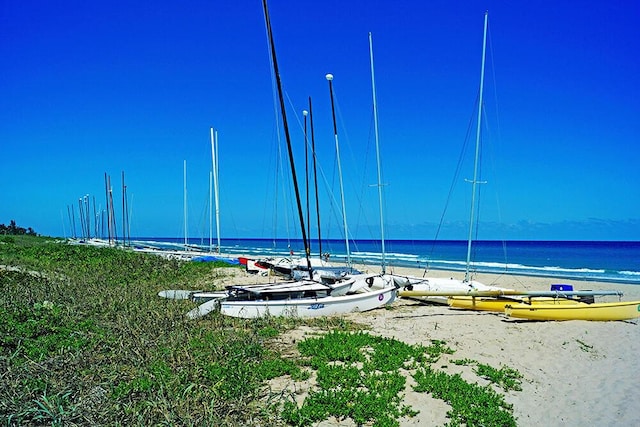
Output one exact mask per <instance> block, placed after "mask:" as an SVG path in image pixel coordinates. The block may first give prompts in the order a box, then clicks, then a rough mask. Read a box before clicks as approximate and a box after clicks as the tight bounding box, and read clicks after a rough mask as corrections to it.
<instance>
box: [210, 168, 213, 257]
mask: <svg viewBox="0 0 640 427" xmlns="http://www.w3.org/2000/svg"><path fill="white" fill-rule="evenodd" d="M209 252H213V171H209Z"/></svg>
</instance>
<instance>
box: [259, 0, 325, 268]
mask: <svg viewBox="0 0 640 427" xmlns="http://www.w3.org/2000/svg"><path fill="white" fill-rule="evenodd" d="M262 6H263V8H264V19H265V23H266V26H267V34H268V36H269V46H270V48H271V60H272V63H273V74H274V75H275V78H276V83H277V87H278V99H279V101H280V112H281V114H282V126H283V127H284V134H285V137H286V140H287V150H288V152H289V164H290V165H291V176H292V180H293V187H294V190H295V193H296V202H297V205H298V218H299V220H300V229H301V231H302V241H303V242H304V254H305V257H306V259H307V267H308V270H309V278H313V271H312V269H311V259H310V258H309V246H308V245H307V244H308V240H307V230H306V229H305V226H304V214H303V212H302V203H301V202H300V191H299V189H298V178H297V176H296V165H295V162H294V159H293V149H292V147H291V137H290V136H289V124H288V123H287V112H286V108H285V103H284V95H283V93H282V81H281V80H280V70H279V69H278V61H277V59H276V46H275V43H274V42H273V32H272V31H271V19H270V18H269V8H268V7H267V0H262Z"/></svg>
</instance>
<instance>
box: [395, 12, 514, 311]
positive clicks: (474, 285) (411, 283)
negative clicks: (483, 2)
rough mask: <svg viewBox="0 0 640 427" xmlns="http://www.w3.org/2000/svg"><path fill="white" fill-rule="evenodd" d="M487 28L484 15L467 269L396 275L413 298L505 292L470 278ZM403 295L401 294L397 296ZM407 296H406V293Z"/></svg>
mask: <svg viewBox="0 0 640 427" xmlns="http://www.w3.org/2000/svg"><path fill="white" fill-rule="evenodd" d="M487 25H488V13H485V18H484V35H483V43H482V67H481V74H480V91H479V94H480V95H479V99H478V116H477V127H476V141H475V159H474V168H473V179H472V180H470V181H469V182H470V183H471V184H472V192H471V209H470V219H469V235H468V238H467V257H466V267H465V275H464V279H462V280H461V279H454V278H449V279H446V278H445V279H442V278H427V277H402V276H396V278H395V280H396V283H398V284H399V285H401V286H403V287H404V288H405V290H406V291H410V292H413V291H415V292H416V294H415V295H416V296H417V295H418V294H419V292H426V293H430V292H434V293H446V292H454V293H456V292H477V291H500V290H504V288H501V287H497V286H488V285H484V284H482V283H480V282H477V281H475V280H472V279H471V252H472V251H471V246H472V242H473V225H474V222H475V207H476V201H475V199H476V194H477V185H478V184H480V183H482V182H481V181H479V178H478V169H479V168H478V164H479V153H480V136H481V129H482V111H483V102H482V95H483V88H484V69H485V57H486V45H487ZM400 295H402V293H400ZM406 295H408V293H407V294H406ZM422 298H427V299H428V300H429V301H431V302H437V303H443V304H446V303H447V300H446V297H445V298H442V296H435V295H430V296H427V295H423V296H422Z"/></svg>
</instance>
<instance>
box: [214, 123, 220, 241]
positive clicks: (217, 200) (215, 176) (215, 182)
mask: <svg viewBox="0 0 640 427" xmlns="http://www.w3.org/2000/svg"><path fill="white" fill-rule="evenodd" d="M213 142H214V146H215V149H214V153H215V154H214V155H213V192H214V195H215V198H216V199H215V200H216V236H217V237H218V253H220V200H219V196H218V131H217V130H216V131H215V132H214V138H213Z"/></svg>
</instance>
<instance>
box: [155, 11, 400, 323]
mask: <svg viewBox="0 0 640 427" xmlns="http://www.w3.org/2000/svg"><path fill="white" fill-rule="evenodd" d="M262 4H263V7H264V15H265V23H266V27H267V35H268V38H269V46H270V50H271V59H272V65H273V68H274V75H275V78H276V83H277V88H278V95H279V101H280V110H281V114H282V121H283V127H284V132H285V136H286V141H287V148H288V151H289V160H290V163H291V165H290V166H291V173H292V178H293V185H294V189H295V194H296V201H297V205H298V214H299V219H300V225H301V230H302V240H303V242H304V245H305V256H306V261H307V272H308V274H309V276H310V277H309V279H305V280H302V281H292V282H285V283H272V284H267V285H230V286H227V287H226V290H225V291H224V292H223V293H221V294H220V293H215V295H212V296H211V298H210V299H209V300H207V301H205V302H204V303H202V304H200V305H199V306H197V307H196V308H194V309H193V310H191V311H190V312H189V313H187V317H189V318H192V319H194V318H199V317H202V316H204V315H206V314H208V313H209V312H211V311H213V310H215V309H219V310H220V313H222V314H225V315H228V316H233V317H242V318H255V317H262V316H294V317H317V316H330V315H339V314H346V313H351V312H359V311H367V310H372V309H375V308H378V307H381V306H383V305H385V304H389V303H391V302H393V301H394V300H395V298H396V292H397V288H396V287H395V286H393V285H392V284H391V283H390V282H389V283H388V285H385V283H384V281H383V280H381V279H380V278H375V277H370V278H367V277H358V278H347V279H343V280H339V281H336V282H334V283H331V284H325V283H319V282H317V281H314V280H313V276H312V265H311V259H310V257H309V249H308V240H307V236H306V230H305V227H304V216H303V213H302V205H301V203H300V194H299V191H298V185H297V178H296V173H295V164H294V161H293V153H292V149H291V140H290V137H289V130H288V125H287V115H286V111H285V104H284V97H283V93H282V84H281V81H280V74H279V71H278V62H277V60H276V53H275V45H274V41H273V34H272V31H271V22H270V19H269V11H268V8H267V0H263V2H262ZM381 281H382V282H383V283H382V284H381V285H379V286H376V287H375V288H374V287H373V285H374V284H376V282H381ZM160 296H163V295H160ZM200 296H202V294H200ZM191 298H192V299H193V298H194V295H192V296H191ZM203 299H204V298H203Z"/></svg>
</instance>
